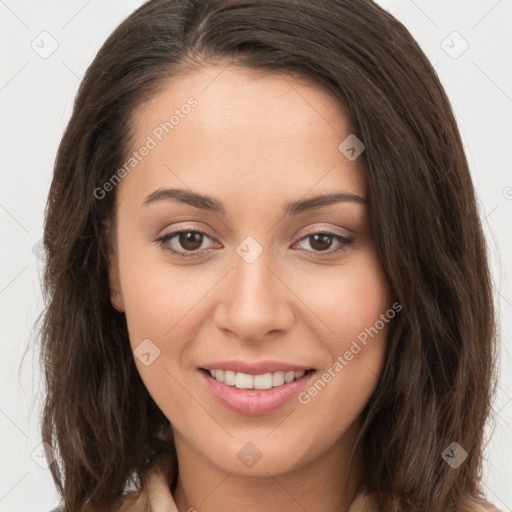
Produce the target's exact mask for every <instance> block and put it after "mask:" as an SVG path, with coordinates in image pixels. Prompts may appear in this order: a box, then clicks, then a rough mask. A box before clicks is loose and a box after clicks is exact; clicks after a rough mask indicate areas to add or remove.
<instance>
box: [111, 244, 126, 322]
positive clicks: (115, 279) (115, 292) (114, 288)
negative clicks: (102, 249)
mask: <svg viewBox="0 0 512 512" xmlns="http://www.w3.org/2000/svg"><path fill="white" fill-rule="evenodd" d="M108 278H109V284H110V302H111V303H112V306H113V307H114V309H116V310H117V311H119V312H121V313H122V312H124V301H123V293H122V292H121V284H120V281H119V264H118V261H117V255H116V254H115V252H114V251H113V250H111V251H110V254H109V266H108Z"/></svg>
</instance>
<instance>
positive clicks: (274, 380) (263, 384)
mask: <svg viewBox="0 0 512 512" xmlns="http://www.w3.org/2000/svg"><path fill="white" fill-rule="evenodd" d="M200 370H201V371H202V372H204V373H205V374H206V375H208V376H209V377H210V378H212V379H214V380H216V381H218V382H222V383H224V384H226V385H228V386H231V387H234V388H237V389H245V390H251V389H252V390H265V389H272V388H279V387H281V386H284V385H285V384H288V383H290V382H293V381H295V380H299V379H301V378H302V377H304V375H306V374H310V373H312V372H314V371H315V370H314V369H313V368H311V369H309V370H305V371H304V370H303V371H299V372H295V371H287V372H285V371H277V372H268V373H262V374H259V375H251V374H249V373H242V372H235V371H231V370H220V369H206V368H200Z"/></svg>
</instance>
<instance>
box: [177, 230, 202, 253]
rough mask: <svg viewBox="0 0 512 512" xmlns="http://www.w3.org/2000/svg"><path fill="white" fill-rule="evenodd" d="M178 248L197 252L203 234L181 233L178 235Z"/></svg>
mask: <svg viewBox="0 0 512 512" xmlns="http://www.w3.org/2000/svg"><path fill="white" fill-rule="evenodd" d="M178 243H179V245H180V247H183V249H186V250H187V251H197V250H198V249H199V248H200V247H201V245H202V243H203V233H200V232H199V231H182V232H181V233H179V234H178Z"/></svg>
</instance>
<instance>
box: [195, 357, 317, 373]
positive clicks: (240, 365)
mask: <svg viewBox="0 0 512 512" xmlns="http://www.w3.org/2000/svg"><path fill="white" fill-rule="evenodd" d="M201 368H203V369H204V370H224V371H226V370H231V371H233V372H240V373H247V374H248V375H261V374H263V373H274V372H279V371H283V372H291V371H293V372H302V371H304V372H305V371H306V370H312V369H313V368H311V367H310V366H309V367H308V366H301V365H297V364H290V363H285V362H282V361H270V360H269V361H256V362H253V363H250V362H247V361H240V360H233V361H217V362H214V363H208V364H205V365H203V366H201Z"/></svg>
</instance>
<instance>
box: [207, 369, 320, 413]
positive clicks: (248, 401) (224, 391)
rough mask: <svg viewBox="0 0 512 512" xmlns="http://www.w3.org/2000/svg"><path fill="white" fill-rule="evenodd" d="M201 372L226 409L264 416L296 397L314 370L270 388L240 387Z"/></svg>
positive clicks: (209, 387)
mask: <svg viewBox="0 0 512 512" xmlns="http://www.w3.org/2000/svg"><path fill="white" fill-rule="evenodd" d="M199 374H200V377H201V378H202V379H203V381H204V383H205V385H206V387H207V388H208V389H209V390H210V391H211V393H212V394H213V395H214V396H215V398H216V399H217V400H218V401H219V402H220V403H221V404H222V405H223V406H224V407H226V409H229V410H230V411H233V412H236V413H238V414H243V415H245V416H262V415H264V414H270V413H272V412H274V411H277V410H278V409H280V408H281V407H283V406H284V405H285V404H287V403H288V402H289V401H290V400H292V398H294V397H296V396H297V395H298V394H299V393H300V391H301V390H302V389H303V388H304V387H305V386H306V384H307V382H308V381H309V380H310V378H311V376H312V375H313V374H314V372H309V371H308V372H307V373H305V374H304V375H303V376H302V377H301V378H300V379H297V380H294V381H292V382H287V383H285V384H283V385H282V386H277V387H275V388H270V389H238V388H237V387H235V386H228V385H227V384H224V383H223V382H219V381H218V380H216V379H214V378H213V377H211V376H210V375H209V374H207V373H206V372H205V371H203V370H199Z"/></svg>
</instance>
